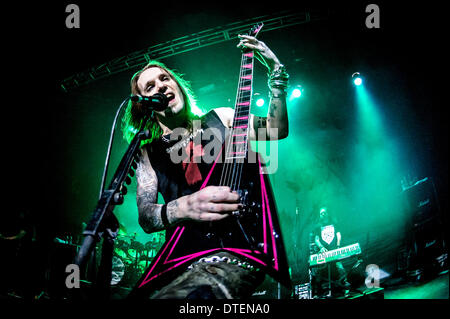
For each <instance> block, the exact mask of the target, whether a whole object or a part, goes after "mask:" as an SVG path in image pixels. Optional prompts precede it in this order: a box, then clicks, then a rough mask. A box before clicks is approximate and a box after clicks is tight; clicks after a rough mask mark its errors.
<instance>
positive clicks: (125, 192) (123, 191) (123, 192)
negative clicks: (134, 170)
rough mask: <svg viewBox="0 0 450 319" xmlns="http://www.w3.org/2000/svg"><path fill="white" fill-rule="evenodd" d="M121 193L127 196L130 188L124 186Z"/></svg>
mask: <svg viewBox="0 0 450 319" xmlns="http://www.w3.org/2000/svg"><path fill="white" fill-rule="evenodd" d="M120 192H121V193H122V194H123V195H126V194H127V193H128V188H127V187H126V186H124V185H122V187H121V188H120Z"/></svg>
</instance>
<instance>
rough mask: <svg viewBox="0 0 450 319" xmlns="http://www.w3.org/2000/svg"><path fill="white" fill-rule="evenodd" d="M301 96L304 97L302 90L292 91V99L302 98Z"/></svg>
mask: <svg viewBox="0 0 450 319" xmlns="http://www.w3.org/2000/svg"><path fill="white" fill-rule="evenodd" d="M300 96H302V91H301V90H300V89H294V90H293V91H292V97H294V98H298V97H300Z"/></svg>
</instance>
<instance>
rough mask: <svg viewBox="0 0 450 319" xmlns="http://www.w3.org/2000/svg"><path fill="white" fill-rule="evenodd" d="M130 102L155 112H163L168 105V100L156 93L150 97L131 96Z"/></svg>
mask: <svg viewBox="0 0 450 319" xmlns="http://www.w3.org/2000/svg"><path fill="white" fill-rule="evenodd" d="M131 101H133V102H138V103H141V104H142V105H143V106H145V107H148V108H150V109H153V110H155V111H163V110H165V109H166V108H167V105H169V99H168V98H167V96H165V95H164V94H162V93H156V94H154V95H152V96H148V97H147V96H141V95H132V96H131Z"/></svg>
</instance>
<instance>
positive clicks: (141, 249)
mask: <svg viewBox="0 0 450 319" xmlns="http://www.w3.org/2000/svg"><path fill="white" fill-rule="evenodd" d="M136 237H137V234H136V233H134V234H132V235H128V234H127V233H125V231H123V230H120V231H119V234H118V236H117V239H116V244H115V248H114V257H113V260H112V279H111V285H112V286H114V285H119V283H120V286H125V287H132V286H134V284H135V283H136V282H137V281H138V280H139V278H140V277H141V276H142V274H143V273H144V271H145V270H146V269H147V268H148V266H149V265H150V263H151V262H152V260H153V258H154V257H155V256H156V254H157V252H158V251H159V249H160V248H161V246H162V245H163V243H164V232H159V233H153V234H150V237H149V238H150V240H148V241H146V242H145V244H143V243H142V242H140V241H139V240H137V239H136Z"/></svg>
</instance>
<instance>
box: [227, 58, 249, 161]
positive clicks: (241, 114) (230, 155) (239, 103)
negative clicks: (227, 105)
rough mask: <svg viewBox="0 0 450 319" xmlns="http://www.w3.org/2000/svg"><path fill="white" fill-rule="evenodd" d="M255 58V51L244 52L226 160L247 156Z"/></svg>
mask: <svg viewBox="0 0 450 319" xmlns="http://www.w3.org/2000/svg"><path fill="white" fill-rule="evenodd" d="M253 60H254V57H253V52H245V53H243V54H242V59H241V69H240V74H239V83H238V89H237V96H236V105H235V108H234V119H233V126H232V128H231V136H230V140H229V145H228V147H227V150H226V153H225V159H226V160H233V159H239V158H241V159H243V158H245V157H246V156H247V149H248V129H249V118H250V105H251V100H252V82H253Z"/></svg>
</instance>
